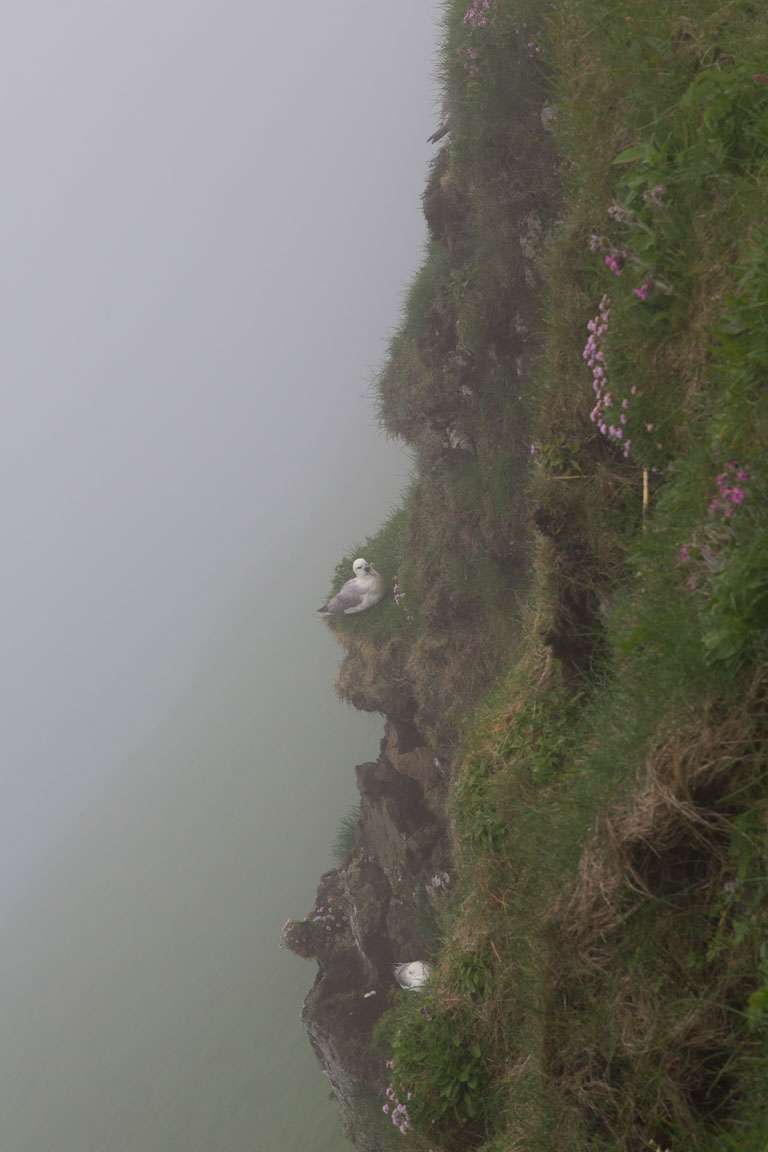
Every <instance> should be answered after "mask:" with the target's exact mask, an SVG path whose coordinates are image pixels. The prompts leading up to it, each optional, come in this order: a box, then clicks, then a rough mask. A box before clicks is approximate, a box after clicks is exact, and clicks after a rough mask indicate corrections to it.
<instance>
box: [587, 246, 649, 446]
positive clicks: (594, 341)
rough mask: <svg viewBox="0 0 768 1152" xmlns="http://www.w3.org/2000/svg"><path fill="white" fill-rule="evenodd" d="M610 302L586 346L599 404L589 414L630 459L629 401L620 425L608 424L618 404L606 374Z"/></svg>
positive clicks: (593, 325)
mask: <svg viewBox="0 0 768 1152" xmlns="http://www.w3.org/2000/svg"><path fill="white" fill-rule="evenodd" d="M606 259H607V258H606ZM610 303H611V302H610V299H609V297H608V296H603V298H602V300H601V301H600V310H599V312H598V314H597V316H595V317H593V319H591V320H590V321H588V323H587V331H588V332H589V337H588V339H587V342H586V344H585V345H584V352H583V353H582V356H583V358H584V360H586V362H587V367H588V368H591V369H592V390H593V391H594V393H595V404H594V407H593V408H592V411H591V412H590V414H589V418H590V420H591V421H592V423H593V424H596V425H597V429H598V431H599V432H600V435H601V436H607V437H608V439H610V440H615V441H622V442H623V443H622V444H621V447H622V448H623V452H622V455H623V456H624V458H625V459H627V458H628V457H629V454H630V444H631V441H630V440H628V439H627V440H625V439H624V429H623V427H622V425H624V424H626V422H627V409H628V408H629V400H627V399H624V400H622V401H621V407H622V409H623V411H622V412H621V413H620V415H619V423H618V424H616V423H611V424H608V423H607V421H606V419H605V416H606V414H607V411H608V409H610V408H612V407H613V404H614V396H613V393H612V392H611V391H610V389H609V388H608V387H607V383H608V379H607V376H606V371H605V353H604V351H603V347H602V344H603V340H604V339H605V336H606V335H607V333H608V329H609V327H610V320H611V309H610ZM632 392H633V393H636V392H637V388H636V387H634V386H633V388H632Z"/></svg>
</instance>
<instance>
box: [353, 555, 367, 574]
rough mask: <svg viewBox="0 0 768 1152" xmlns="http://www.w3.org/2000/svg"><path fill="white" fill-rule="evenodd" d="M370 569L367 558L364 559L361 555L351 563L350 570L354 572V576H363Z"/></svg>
mask: <svg viewBox="0 0 768 1152" xmlns="http://www.w3.org/2000/svg"><path fill="white" fill-rule="evenodd" d="M370 570H371V565H370V564H369V563H368V561H367V560H364V559H363V558H362V556H361V557H360V559H359V560H355V562H354V564H353V565H352V571H353V572H354V574H355V576H364V575H365V574H366V573H367V572H370Z"/></svg>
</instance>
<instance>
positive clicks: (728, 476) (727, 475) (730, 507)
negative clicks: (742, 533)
mask: <svg viewBox="0 0 768 1152" xmlns="http://www.w3.org/2000/svg"><path fill="white" fill-rule="evenodd" d="M716 483H717V487H718V491H719V493H720V495H719V496H716V497H715V499H714V500H713V501H712V503H711V504H710V505H709V514H710V516H712V517H714V518H716V519H722V518H723V517H724V518H725V519H726V520H730V519H731V517H732V516H733V514H734V513H735V511H736V509H737V508H738V507H739V506H740V505H741V504H743V503H744V497H745V496H746V492H745V489H744V485H745V484H748V483H749V472H747V470H746V468H741V467H740V466H739V463H738V461H737V460H729V461H728V463H727V464H726V466H725V471H724V472H721V473H720V475H719V476H718V477H717V480H716Z"/></svg>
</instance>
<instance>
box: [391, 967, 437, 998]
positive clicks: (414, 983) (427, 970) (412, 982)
mask: <svg viewBox="0 0 768 1152" xmlns="http://www.w3.org/2000/svg"><path fill="white" fill-rule="evenodd" d="M433 971H434V969H433V967H432V965H431V964H427V963H426V961H425V960H411V962H410V964H395V980H396V981H397V983H398V984H399V985H400V987H401V988H407V989H408V991H409V992H418V990H419V988H423V987H424V985H425V984H426V982H427V980H429V978H430V976H431V975H432V973H433Z"/></svg>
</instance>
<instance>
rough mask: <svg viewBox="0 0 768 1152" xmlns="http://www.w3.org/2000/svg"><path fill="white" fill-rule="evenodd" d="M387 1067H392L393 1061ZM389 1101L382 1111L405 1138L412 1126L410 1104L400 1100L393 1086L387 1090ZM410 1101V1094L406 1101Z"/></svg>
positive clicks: (382, 1107)
mask: <svg viewBox="0 0 768 1152" xmlns="http://www.w3.org/2000/svg"><path fill="white" fill-rule="evenodd" d="M387 1067H391V1061H388V1062H387ZM387 1099H388V1100H389V1103H388V1104H382V1106H381V1110H382V1112H383V1113H384V1114H385V1116H389V1117H390V1118H391V1120H392V1123H393V1124H394V1126H395V1128H397V1129H398V1130H399V1131H400V1132H402V1134H403V1136H405V1135H406V1133H407V1132H408V1130H409V1128H411V1126H412V1125H411V1118H410V1116H409V1115H408V1104H407V1103H405V1104H403V1103H402V1101H400V1100H398V1098H397V1095H396V1094H395V1090H394V1088H393V1087H392V1085H391V1084H390V1086H389V1088H387ZM410 1099H411V1093H410V1092H409V1093H408V1095H407V1096H406V1101H408V1100H410Z"/></svg>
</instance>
